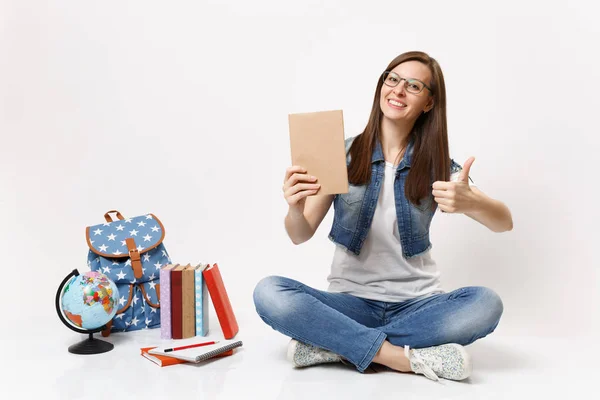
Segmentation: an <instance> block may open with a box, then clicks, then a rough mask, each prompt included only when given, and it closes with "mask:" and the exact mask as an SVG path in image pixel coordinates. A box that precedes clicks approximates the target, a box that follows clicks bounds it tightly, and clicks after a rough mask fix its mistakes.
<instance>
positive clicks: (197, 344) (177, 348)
mask: <svg viewBox="0 0 600 400" xmlns="http://www.w3.org/2000/svg"><path fill="white" fill-rule="evenodd" d="M216 343H219V341H216V342H206V343H196V344H189V345H187V346H180V347H173V348H171V349H165V353H168V352H170V351H175V350H183V349H191V348H194V347H202V346H208V345H209V344H216Z"/></svg>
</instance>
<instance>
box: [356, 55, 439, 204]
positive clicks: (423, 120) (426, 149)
mask: <svg viewBox="0 0 600 400" xmlns="http://www.w3.org/2000/svg"><path fill="white" fill-rule="evenodd" d="M413 60H414V61H419V62H421V63H423V64H425V65H426V66H427V67H429V69H430V71H431V76H432V79H431V90H432V92H433V94H432V95H433V98H434V104H433V109H432V110H430V111H429V112H427V113H423V114H421V115H420V116H419V118H417V120H416V121H415V125H414V127H413V129H412V131H411V133H410V135H409V138H408V140H409V141H410V140H413V139H414V149H413V155H412V161H411V166H410V172H409V174H408V178H407V180H406V184H405V193H406V197H407V198H408V199H409V200H410V201H411V202H412V203H413V204H418V203H419V200H420V199H422V198H424V197H426V196H427V195H428V194H430V193H431V183H432V182H433V181H438V180H439V181H448V180H450V155H449V150H448V127H447V124H446V85H445V83H444V75H443V74H442V69H441V68H440V66H439V64H438V62H437V61H436V60H435V59H434V58H432V57H429V55H428V54H426V53H423V52H420V51H411V52H407V53H403V54H400V55H399V56H398V57H396V58H394V60H392V62H391V63H390V64H389V65H388V67H387V68H386V71H390V70H392V69H394V68H396V67H397V66H398V65H399V64H401V63H403V62H406V61H413ZM382 86H383V79H382V76H380V77H379V80H378V81H377V89H375V97H374V99H373V107H372V108H371V115H370V117H369V122H368V123H367V126H366V127H365V130H364V131H363V132H362V133H361V134H360V135H358V136H357V137H356V139H355V140H354V142H353V143H352V147H351V148H350V157H351V161H350V166H349V167H348V180H349V181H350V183H352V184H354V185H364V184H368V183H369V182H370V181H371V157H372V154H373V150H374V149H375V144H376V142H377V140H380V141H381V132H380V129H381V120H382V119H383V112H382V111H381V106H380V95H381V87H382ZM425 90H427V89H425ZM434 205H435V203H434Z"/></svg>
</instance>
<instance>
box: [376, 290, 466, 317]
mask: <svg viewBox="0 0 600 400" xmlns="http://www.w3.org/2000/svg"><path fill="white" fill-rule="evenodd" d="M459 290H460V293H457V296H455V297H452V298H449V299H447V300H446V301H445V302H444V303H435V304H432V305H429V306H425V307H423V308H421V309H420V310H418V311H415V312H414V313H412V314H409V315H407V316H405V317H404V318H401V319H397V320H395V321H393V323H394V324H396V323H400V322H404V321H406V320H407V319H408V318H411V317H414V316H417V315H419V314H421V313H422V312H424V311H427V310H429V309H430V308H431V307H435V306H437V305H442V304H445V303H447V302H450V301H454V300H457V299H458V297H459V296H458V295H459V294H462V293H463V292H464V288H460V289H459ZM387 325H389V324H386V325H384V326H387Z"/></svg>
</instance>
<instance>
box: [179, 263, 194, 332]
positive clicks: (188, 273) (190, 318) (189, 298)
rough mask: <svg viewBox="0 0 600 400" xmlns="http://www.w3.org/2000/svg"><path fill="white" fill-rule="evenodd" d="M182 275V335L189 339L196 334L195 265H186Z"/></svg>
mask: <svg viewBox="0 0 600 400" xmlns="http://www.w3.org/2000/svg"><path fill="white" fill-rule="evenodd" d="M181 276H182V280H181V320H182V328H181V336H182V339H187V338H191V337H194V336H196V318H195V314H196V313H195V309H196V307H195V302H194V295H195V293H194V267H192V266H191V265H190V264H188V265H186V267H185V269H184V270H183V271H182V273H181Z"/></svg>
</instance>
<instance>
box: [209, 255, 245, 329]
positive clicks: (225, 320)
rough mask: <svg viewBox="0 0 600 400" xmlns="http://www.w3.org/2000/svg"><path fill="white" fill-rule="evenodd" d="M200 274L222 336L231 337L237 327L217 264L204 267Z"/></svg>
mask: <svg viewBox="0 0 600 400" xmlns="http://www.w3.org/2000/svg"><path fill="white" fill-rule="evenodd" d="M202 276H203V277H204V282H206V287H207V288H208V293H209V294H210V298H211V300H212V303H213V306H214V308H215V312H216V313H217V318H218V319H219V324H220V325H221V329H222V330H223V336H224V337H225V339H231V338H233V337H235V335H236V334H237V333H238V331H239V327H238V323H237V319H236V318H235V314H234V313H233V308H232V307H231V302H230V301H229V296H228V295H227V290H226V289H225V284H224V283H223V278H222V277H221V272H220V271H219V266H218V265H217V264H216V263H215V264H213V265H211V266H208V267H206V269H205V270H204V271H203V272H202Z"/></svg>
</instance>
